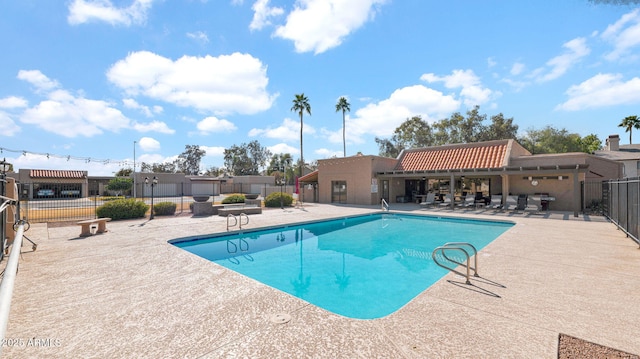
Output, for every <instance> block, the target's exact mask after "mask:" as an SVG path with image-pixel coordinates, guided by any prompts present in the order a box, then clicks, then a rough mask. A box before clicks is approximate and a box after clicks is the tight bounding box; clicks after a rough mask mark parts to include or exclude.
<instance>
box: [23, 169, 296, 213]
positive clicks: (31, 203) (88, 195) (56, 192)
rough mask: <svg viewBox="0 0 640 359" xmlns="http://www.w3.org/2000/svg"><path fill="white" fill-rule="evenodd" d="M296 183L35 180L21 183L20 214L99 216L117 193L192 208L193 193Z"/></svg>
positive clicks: (266, 189) (216, 196) (214, 196)
mask: <svg viewBox="0 0 640 359" xmlns="http://www.w3.org/2000/svg"><path fill="white" fill-rule="evenodd" d="M293 189H294V188H293V186H290V185H289V186H283V187H280V186H268V185H255V184H246V183H245V184H243V183H235V184H234V183H222V184H220V185H215V186H213V185H208V186H207V185H198V184H193V183H181V182H177V183H166V182H165V183H157V184H154V185H153V187H152V186H151V184H150V183H149V184H145V183H137V184H136V188H135V190H133V189H131V190H127V191H108V190H106V189H103V188H102V187H100V186H99V184H98V183H94V182H92V181H91V180H90V181H89V183H88V184H87V188H82V186H80V185H73V186H69V185H67V184H64V183H57V184H48V185H46V186H42V185H40V184H36V183H20V184H19V189H18V191H19V193H20V204H21V206H20V218H23V219H27V220H29V221H30V222H32V223H38V222H65V221H76V220H82V219H90V218H96V217H97V214H96V211H97V209H98V207H100V206H102V205H103V204H104V203H105V202H106V201H109V200H112V199H113V197H114V196H120V197H123V198H133V197H134V196H133V194H134V193H135V198H137V199H138V200H141V201H144V202H145V203H147V204H151V202H152V200H153V202H154V203H155V204H157V203H159V202H172V203H175V204H176V213H177V214H182V213H185V212H190V211H191V208H190V205H191V203H193V196H209V197H210V199H209V201H220V200H221V199H222V198H223V197H224V196H225V195H227V194H230V193H260V195H261V196H262V197H266V196H267V195H269V194H271V193H273V192H280V191H281V190H282V191H283V192H287V193H289V194H291V193H292V192H293Z"/></svg>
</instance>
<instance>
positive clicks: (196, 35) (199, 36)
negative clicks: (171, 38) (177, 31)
mask: <svg viewBox="0 0 640 359" xmlns="http://www.w3.org/2000/svg"><path fill="white" fill-rule="evenodd" d="M187 37H188V38H190V39H194V40H196V41H199V42H202V43H205V44H206V43H208V42H209V36H207V34H206V33H205V32H202V31H196V32H188V33H187Z"/></svg>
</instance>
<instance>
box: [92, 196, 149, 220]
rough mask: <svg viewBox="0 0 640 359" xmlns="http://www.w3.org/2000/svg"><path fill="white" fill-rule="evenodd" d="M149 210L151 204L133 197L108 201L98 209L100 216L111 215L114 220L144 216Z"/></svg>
mask: <svg viewBox="0 0 640 359" xmlns="http://www.w3.org/2000/svg"><path fill="white" fill-rule="evenodd" d="M148 210H149V206H148V205H147V204H145V203H144V202H142V201H138V200H135V199H133V198H131V199H118V200H113V201H109V202H106V203H105V204H103V205H102V206H100V207H98V208H97V209H96V214H97V215H98V217H109V218H111V219H113V220H118V219H129V218H143V217H144V215H145V213H147V211H148Z"/></svg>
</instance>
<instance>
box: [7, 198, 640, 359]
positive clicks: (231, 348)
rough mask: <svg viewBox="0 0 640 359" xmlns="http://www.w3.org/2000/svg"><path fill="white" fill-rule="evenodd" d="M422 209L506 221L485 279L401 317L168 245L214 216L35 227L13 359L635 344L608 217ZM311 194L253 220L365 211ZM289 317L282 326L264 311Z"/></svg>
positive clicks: (435, 290)
mask: <svg viewBox="0 0 640 359" xmlns="http://www.w3.org/2000/svg"><path fill="white" fill-rule="evenodd" d="M392 209H393V210H398V211H400V212H410V213H417V214H437V215H441V216H448V215H455V216H462V217H471V218H482V219H494V218H499V219H508V220H512V221H513V222H515V223H516V225H515V226H514V227H513V228H511V229H510V230H508V231H507V232H506V233H504V234H503V235H502V236H500V237H499V238H498V239H497V240H495V241H494V242H493V243H491V244H490V245H488V246H487V247H485V248H484V249H483V250H482V251H481V252H480V254H479V256H480V257H479V260H480V274H481V275H482V278H480V279H477V280H473V285H472V286H469V285H465V284H464V280H463V279H462V277H459V276H455V275H454V274H449V275H447V276H446V277H445V278H444V279H443V280H440V281H439V282H437V283H436V284H434V285H433V286H431V287H430V288H429V289H427V290H425V291H424V292H423V293H421V294H420V295H419V296H418V297H416V298H415V299H414V300H413V301H411V302H410V303H408V304H407V305H406V306H404V307H403V308H402V309H400V310H398V311H397V312H395V313H393V314H391V315H389V316H387V317H384V318H381V319H375V320H355V319H349V318H344V317H341V316H338V315H334V314H332V313H329V312H326V311H324V310H323V309H320V308H318V307H315V306H314V305H311V304H309V303H307V302H304V301H302V300H300V299H298V298H295V297H292V296H290V295H288V294H286V293H283V292H280V291H279V290H276V289H273V288H270V287H267V286H265V285H263V284H261V283H258V282H256V281H254V280H252V279H249V278H247V277H244V276H242V275H239V274H237V273H235V272H233V271H230V270H228V269H226V268H223V267H221V266H219V265H216V264H214V263H211V262H208V261H206V260H204V259H202V258H200V257H197V256H195V255H192V254H190V253H188V252H186V251H184V250H182V249H179V248H176V247H174V246H172V245H170V244H168V243H167V241H168V240H171V239H175V238H181V237H186V236H198V235H203V234H210V233H217V232H224V231H225V230H226V219H225V218H223V217H218V216H212V217H205V218H192V217H189V216H182V217H175V218H173V217H172V218H163V217H156V218H155V219H154V220H152V221H148V220H132V221H115V222H110V223H108V225H107V228H108V230H109V232H108V233H106V234H103V235H96V236H91V237H86V238H82V239H80V238H79V237H78V235H79V234H80V227H79V226H68V227H56V228H51V227H50V228H47V226H46V225H43V224H35V225H32V227H31V229H30V230H29V231H28V232H26V235H27V236H28V237H29V238H31V239H32V240H34V241H36V242H38V249H37V251H35V252H31V251H30V247H26V246H25V247H24V249H23V252H24V253H23V258H22V259H21V261H20V270H19V273H18V277H17V281H16V288H15V292H14V297H13V302H12V307H11V314H10V318H9V327H8V330H7V339H12V340H14V341H12V342H11V343H12V344H13V345H5V346H4V347H3V350H2V354H3V357H6V358H34V357H38V358H48V357H50V358H81V357H82V358H89V357H96V358H119V357H123V358H130V357H145V358H229V357H231V358H233V357H243V358H358V357H359V358H425V357H429V358H431V357H434V358H439V357H456V358H461V357H468V358H498V357H501V358H505V357H508V358H555V357H556V356H557V350H558V349H557V346H558V335H559V333H565V334H568V335H571V336H574V337H578V338H582V339H585V340H588V341H591V342H594V343H598V344H601V345H605V346H609V347H613V348H616V349H619V350H623V351H626V352H630V353H634V354H640V339H639V338H638V330H637V328H638V325H639V323H640V305H638V304H639V302H638V300H639V298H640V250H639V249H638V245H637V244H636V243H635V242H633V241H632V240H630V239H628V238H626V237H625V235H624V233H622V232H621V231H618V230H616V228H615V226H614V225H613V224H610V223H607V222H606V221H604V219H603V218H602V217H584V216H581V217H578V218H575V217H573V215H572V214H566V213H551V214H548V215H526V216H525V215H522V214H512V213H500V212H493V211H489V210H479V211H475V210H469V211H454V212H452V211H450V210H443V209H437V210H424V209H420V208H418V206H417V205H411V204H407V205H403V206H392ZM378 210H379V208H377V207H351V206H333V205H320V204H313V205H307V206H305V207H304V208H303V209H293V208H291V209H286V210H281V209H268V210H265V211H264V212H263V214H261V215H252V216H250V219H251V221H250V223H249V225H248V226H247V227H248V228H257V227H263V226H271V225H277V224H283V223H294V222H301V221H307V220H315V219H322V218H331V217H339V216H345V215H355V214H360V213H371V212H376V211H378ZM279 313H286V314H288V315H290V316H291V320H290V321H289V322H287V323H286V324H275V323H273V322H272V321H271V320H270V318H271V317H272V316H273V315H275V314H279Z"/></svg>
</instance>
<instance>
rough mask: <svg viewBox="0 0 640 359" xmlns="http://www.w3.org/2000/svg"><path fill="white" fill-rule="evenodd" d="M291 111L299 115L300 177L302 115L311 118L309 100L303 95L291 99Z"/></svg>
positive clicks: (301, 162)
mask: <svg viewBox="0 0 640 359" xmlns="http://www.w3.org/2000/svg"><path fill="white" fill-rule="evenodd" d="M291 111H295V112H297V113H298V115H300V176H299V177H302V167H303V166H304V156H303V155H302V115H303V114H304V113H305V112H306V113H308V114H309V116H311V105H309V99H308V98H307V96H305V95H304V93H301V94H296V95H295V98H294V99H293V106H292V107H291Z"/></svg>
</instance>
